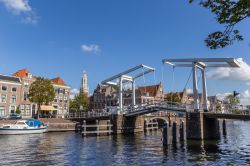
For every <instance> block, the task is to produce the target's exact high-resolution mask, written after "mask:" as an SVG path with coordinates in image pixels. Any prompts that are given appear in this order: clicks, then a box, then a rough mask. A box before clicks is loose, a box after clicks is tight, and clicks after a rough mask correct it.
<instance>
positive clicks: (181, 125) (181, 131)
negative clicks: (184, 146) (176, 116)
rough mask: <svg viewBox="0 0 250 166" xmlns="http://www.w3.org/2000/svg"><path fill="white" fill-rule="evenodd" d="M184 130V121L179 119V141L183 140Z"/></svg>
mask: <svg viewBox="0 0 250 166" xmlns="http://www.w3.org/2000/svg"><path fill="white" fill-rule="evenodd" d="M184 131H185V129H184V122H183V121H181V122H180V129H179V132H180V141H181V142H182V141H184V135H185V134H184Z"/></svg>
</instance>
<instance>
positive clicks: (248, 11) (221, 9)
mask: <svg viewBox="0 0 250 166" xmlns="http://www.w3.org/2000/svg"><path fill="white" fill-rule="evenodd" d="M194 1H196V0H189V2H190V3H192V2H194ZM200 5H201V6H203V7H205V8H207V9H209V10H210V11H211V12H212V13H214V14H215V15H216V20H217V22H218V23H219V24H223V25H224V26H225V29H224V30H223V31H216V32H213V33H211V34H209V35H208V37H207V38H206V39H205V43H206V45H207V47H209V48H210V49H217V48H223V47H226V46H228V45H232V44H233V43H234V41H242V40H243V37H242V36H241V35H240V33H239V30H237V29H235V25H236V24H238V23H239V22H241V21H243V20H245V19H246V18H248V17H249V16H250V1H249V0H237V1H236V0H200Z"/></svg>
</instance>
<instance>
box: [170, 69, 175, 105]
mask: <svg viewBox="0 0 250 166" xmlns="http://www.w3.org/2000/svg"><path fill="white" fill-rule="evenodd" d="M174 72H175V66H173V70H172V90H173V92H172V93H171V104H172V103H173V93H174V82H175V75H174Z"/></svg>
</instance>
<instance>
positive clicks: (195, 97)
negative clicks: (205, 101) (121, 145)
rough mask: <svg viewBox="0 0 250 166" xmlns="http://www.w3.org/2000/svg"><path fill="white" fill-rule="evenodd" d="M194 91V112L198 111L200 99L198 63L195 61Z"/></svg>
mask: <svg viewBox="0 0 250 166" xmlns="http://www.w3.org/2000/svg"><path fill="white" fill-rule="evenodd" d="M193 92H194V112H198V110H199V99H198V86H197V71H196V63H193Z"/></svg>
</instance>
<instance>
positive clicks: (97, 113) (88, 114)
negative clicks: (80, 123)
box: [66, 111, 109, 119]
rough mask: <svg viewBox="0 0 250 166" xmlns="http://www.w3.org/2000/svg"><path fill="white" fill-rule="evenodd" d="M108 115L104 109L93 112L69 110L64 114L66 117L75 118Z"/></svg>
mask: <svg viewBox="0 0 250 166" xmlns="http://www.w3.org/2000/svg"><path fill="white" fill-rule="evenodd" d="M106 116H109V113H108V112H105V111H95V112H70V113H68V114H66V118H68V119H76V118H95V117H106Z"/></svg>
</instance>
